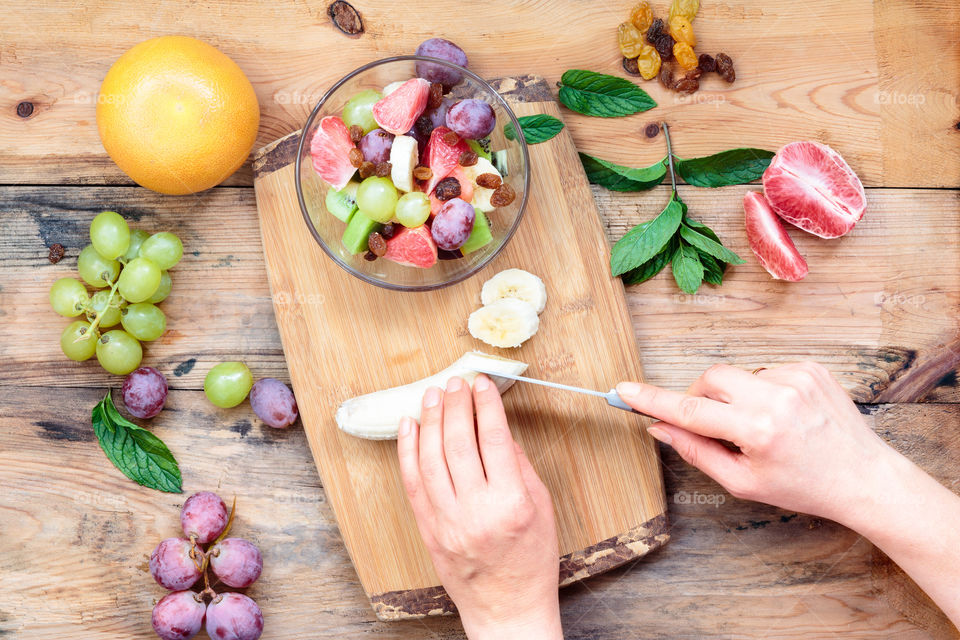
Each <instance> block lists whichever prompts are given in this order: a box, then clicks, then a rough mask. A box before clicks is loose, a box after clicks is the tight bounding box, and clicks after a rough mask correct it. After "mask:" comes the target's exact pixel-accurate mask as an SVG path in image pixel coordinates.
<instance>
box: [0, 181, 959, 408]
mask: <svg viewBox="0 0 960 640" xmlns="http://www.w3.org/2000/svg"><path fill="white" fill-rule="evenodd" d="M745 189H746V188H744V187H734V188H727V189H722V190H719V191H709V190H705V189H696V188H692V187H681V195H682V197H683V198H684V199H685V200H686V201H687V202H688V204H689V205H690V212H691V215H693V216H695V217H697V218H699V219H701V220H703V221H704V222H706V223H708V224H710V225H711V226H712V227H713V228H714V229H716V230H717V232H718V233H719V234H720V236H721V237H722V238H723V240H724V242H726V243H727V244H728V245H730V246H731V248H733V249H734V250H735V251H737V252H738V253H740V255H742V256H743V257H744V258H745V259H747V264H745V265H742V266H739V267H736V268H734V269H732V270H731V272H730V274H729V276H728V281H727V283H726V284H724V285H723V286H722V287H720V288H713V287H709V286H705V287H703V288H702V289H701V291H700V293H699V294H697V295H696V296H689V295H685V294H682V293H680V292H679V291H678V289H677V288H676V285H675V284H674V283H673V282H672V280H671V279H670V275H669V273H664V274H661V275H660V276H658V277H657V278H656V279H654V280H653V281H650V282H647V283H644V284H642V285H638V286H634V287H629V288H628V290H627V295H628V302H629V305H630V308H631V310H632V315H633V321H634V329H635V331H636V334H637V338H638V340H639V345H640V353H641V357H642V359H643V366H644V369H645V371H646V372H647V375H648V376H649V379H650V380H651V381H653V382H655V383H657V384H662V385H666V386H668V387H673V388H685V387H686V386H687V385H688V384H689V383H690V381H691V380H692V379H693V378H694V377H696V376H697V375H699V373H700V372H702V371H703V370H704V369H705V368H706V367H708V366H710V365H711V364H713V363H714V362H718V361H724V360H726V361H730V362H732V363H734V364H738V365H740V366H743V367H746V368H754V367H757V366H769V365H770V364H776V363H781V362H786V361H793V360H798V359H804V358H809V359H814V360H819V361H821V362H823V363H824V364H826V365H827V366H828V367H830V369H831V370H832V371H833V372H834V373H835V374H836V375H838V376H839V377H840V379H841V381H842V383H843V384H844V386H845V387H846V388H847V389H848V390H850V392H851V393H852V394H853V395H854V397H855V398H856V399H857V400H859V401H861V402H871V401H876V400H878V399H880V400H896V401H905V400H920V399H926V400H930V401H940V402H944V401H949V402H956V401H958V400H960V387H958V382H957V375H956V374H957V370H958V365H960V362H958V357H960V356H958V346H957V342H956V341H957V338H958V323H960V317H958V315H957V313H956V309H957V308H958V304H960V269H958V268H957V267H958V265H960V246H958V245H957V244H956V243H953V242H946V241H945V240H944V239H945V238H956V237H958V235H960V199H958V193H957V192H956V191H945V190H902V189H890V190H887V189H870V190H868V194H867V197H868V201H869V205H868V211H867V214H866V217H865V218H864V219H863V221H862V222H861V223H860V224H859V225H858V226H857V228H856V229H855V230H854V231H853V232H852V233H851V234H850V235H848V236H847V237H844V238H841V239H838V240H832V241H825V240H820V239H818V238H814V237H812V236H809V235H807V234H803V233H799V232H795V233H793V237H794V239H795V240H796V242H797V245H798V247H799V248H800V251H801V252H802V253H803V254H805V255H806V256H807V260H808V261H809V263H810V269H811V272H810V275H809V276H808V277H807V279H806V280H805V281H804V282H801V283H796V284H788V283H783V282H776V281H773V280H771V279H770V278H769V276H768V275H767V274H766V272H764V271H763V270H762V269H761V268H760V267H759V265H758V264H757V263H756V262H755V260H754V259H753V256H752V254H751V253H750V250H749V247H748V246H747V242H746V237H745V235H744V231H743V226H742V224H743V223H742V215H743V214H742V208H741V204H740V203H741V199H742V194H743V191H744V190H745ZM594 196H595V197H596V199H597V202H598V205H599V207H600V210H601V213H602V214H603V216H604V218H605V221H606V228H607V232H608V234H609V237H610V239H611V241H612V240H615V239H617V238H619V237H620V236H621V235H623V233H624V232H625V231H626V230H627V229H628V228H629V227H630V226H632V225H633V224H635V223H637V222H639V221H640V220H644V219H648V218H650V217H652V216H653V215H655V214H656V213H657V212H658V211H659V210H660V208H662V206H663V203H664V202H665V200H666V198H667V188H666V187H660V188H658V189H656V190H654V191H651V192H647V193H643V194H614V193H610V192H608V191H605V190H602V189H599V188H595V189H594ZM103 208H115V209H117V210H119V211H120V212H122V213H123V214H124V215H126V216H128V217H129V218H130V219H131V220H133V224H134V225H140V226H142V227H143V228H145V229H147V230H150V231H159V230H163V229H175V230H176V231H177V233H179V234H180V236H181V237H182V238H183V241H184V244H185V246H186V256H185V257H184V259H183V261H182V262H181V263H180V264H179V265H178V266H177V267H176V268H175V269H174V270H173V271H172V272H171V273H172V274H173V278H174V290H173V294H172V295H171V296H170V298H169V299H168V301H166V302H164V303H163V305H162V306H163V309H164V310H165V312H166V313H167V315H168V327H169V330H168V332H167V334H166V335H164V336H163V337H162V338H161V339H160V340H158V341H157V342H155V343H151V344H149V345H147V347H146V354H147V355H146V360H145V362H146V363H147V364H151V365H152V366H156V367H158V368H159V369H160V370H162V371H164V372H165V373H166V374H167V376H168V377H169V378H170V382H171V385H172V386H174V387H175V388H181V389H184V388H185V389H199V388H200V387H201V385H202V382H203V376H204V375H205V374H206V371H207V370H208V369H209V368H210V367H211V366H213V364H215V363H216V362H219V361H223V360H231V359H240V360H247V361H249V362H250V363H251V365H252V366H253V367H254V372H255V374H256V375H258V376H268V375H269V376H274V377H280V378H284V379H286V378H287V373H286V366H285V364H284V360H283V353H282V350H281V347H280V338H279V335H278V333H277V328H276V324H275V322H274V316H273V309H272V306H271V300H270V292H269V287H268V286H267V276H266V271H265V267H264V261H263V253H262V249H261V246H260V234H259V229H258V226H257V218H256V210H255V205H254V202H253V191H252V190H251V189H246V188H243V189H237V188H220V189H215V190H213V191H210V192H208V193H205V194H202V195H200V196H184V197H180V198H175V197H165V196H158V195H155V194H152V193H150V192H148V191H146V190H144V189H139V188H125V187H89V188H83V189H79V188H70V187H56V188H53V187H3V188H0V211H3V212H4V213H3V215H2V216H0V251H2V254H3V255H4V256H5V259H4V260H3V261H2V262H0V286H2V290H0V317H2V322H0V349H2V350H3V355H4V359H5V360H6V362H7V364H8V366H5V367H3V368H0V384H7V385H9V384H18V385H41V386H46V385H64V386H88V385H93V386H98V387H104V386H106V385H107V384H116V379H115V378H114V377H112V376H109V375H107V374H104V373H103V372H101V371H100V370H99V367H97V365H96V363H95V362H87V363H79V364H78V363H72V362H69V361H67V360H66V359H65V358H64V357H63V355H62V354H61V353H60V350H59V343H58V340H59V333H60V331H62V329H63V327H64V326H66V324H67V321H66V319H64V318H61V317H59V316H57V315H56V314H54V313H53V312H52V311H51V310H50V309H49V305H48V303H47V298H46V296H47V291H48V289H49V286H50V284H51V283H52V282H53V281H54V280H55V279H56V278H57V277H61V276H65V275H72V274H75V269H76V255H77V253H78V252H79V250H80V248H81V247H82V246H83V245H84V244H85V243H86V242H87V236H86V233H87V226H88V224H89V221H90V219H92V217H93V216H94V215H95V212H97V211H99V210H101V209H103ZM54 242H60V243H62V244H63V245H64V246H65V247H67V258H65V259H64V260H63V261H61V262H60V263H59V264H57V265H51V264H50V263H49V262H48V260H47V247H48V246H49V245H50V244H52V243H54ZM884 394H886V396H885V395H884ZM887 396H891V397H887Z"/></svg>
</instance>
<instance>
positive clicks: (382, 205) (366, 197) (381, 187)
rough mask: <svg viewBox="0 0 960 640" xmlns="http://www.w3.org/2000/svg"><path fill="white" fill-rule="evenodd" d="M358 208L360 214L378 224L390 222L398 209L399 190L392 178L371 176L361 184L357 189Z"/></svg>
mask: <svg viewBox="0 0 960 640" xmlns="http://www.w3.org/2000/svg"><path fill="white" fill-rule="evenodd" d="M357 206H358V207H360V213H362V214H364V215H365V216H367V217H368V218H370V219H371V220H376V221H377V222H390V218H392V217H393V211H394V209H396V208H397V188H396V187H395V186H393V182H391V181H390V178H377V177H374V176H371V177H369V178H367V179H366V180H364V181H363V182H361V183H360V188H359V189H357Z"/></svg>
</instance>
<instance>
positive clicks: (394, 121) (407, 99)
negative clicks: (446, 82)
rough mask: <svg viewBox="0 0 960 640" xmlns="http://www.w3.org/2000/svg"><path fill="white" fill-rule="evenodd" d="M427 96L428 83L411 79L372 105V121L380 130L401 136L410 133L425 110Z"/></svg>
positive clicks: (428, 94)
mask: <svg viewBox="0 0 960 640" xmlns="http://www.w3.org/2000/svg"><path fill="white" fill-rule="evenodd" d="M429 96H430V83H429V82H427V81H426V80H424V79H423V78H411V79H410V80H407V81H406V82H404V83H403V84H402V85H400V86H399V87H398V88H397V89H396V90H394V91H392V92H391V93H390V95H388V96H386V97H384V98H382V99H380V100H378V101H377V103H376V104H374V105H373V119H374V120H376V121H377V124H378V125H380V128H381V129H385V130H386V131H389V132H390V133H392V134H394V135H397V136H399V135H402V134H404V133H406V132H407V131H410V128H411V127H413V123H414V122H416V121H417V118H419V117H420V114H421V113H423V110H424V109H426V107H427V98H428V97H429Z"/></svg>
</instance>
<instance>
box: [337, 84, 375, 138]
mask: <svg viewBox="0 0 960 640" xmlns="http://www.w3.org/2000/svg"><path fill="white" fill-rule="evenodd" d="M382 97H383V96H382V95H381V94H380V92H379V91H374V90H373V89H364V90H363V91H361V92H360V93H358V94H356V95H355V96H353V97H352V98H350V99H349V100H347V104H345V105H344V107H343V124H345V125H347V128H348V129H349V128H350V127H352V126H353V125H359V126H360V127H362V128H363V132H364V133H370V132H371V131H373V130H374V129H376V128H377V126H378V125H377V121H376V120H375V119H374V117H373V105H375V104H376V103H377V101H378V100H380V98H382Z"/></svg>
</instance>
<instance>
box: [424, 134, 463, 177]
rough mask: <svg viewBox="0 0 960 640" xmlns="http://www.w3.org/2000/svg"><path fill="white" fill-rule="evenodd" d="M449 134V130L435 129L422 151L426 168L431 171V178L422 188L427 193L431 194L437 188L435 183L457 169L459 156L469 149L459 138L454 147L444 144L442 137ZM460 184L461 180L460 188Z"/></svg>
mask: <svg viewBox="0 0 960 640" xmlns="http://www.w3.org/2000/svg"><path fill="white" fill-rule="evenodd" d="M449 132H450V129H448V128H446V127H437V128H436V129H434V130H433V131H432V132H431V133H430V139H429V140H428V141H427V148H426V149H425V150H424V153H423V157H424V158H425V160H426V163H427V166H428V167H430V170H431V171H433V176H432V177H431V178H430V180H429V181H428V182H427V186H426V187H425V188H424V191H426V192H427V193H433V188H434V187H436V186H437V183H438V182H440V181H441V180H443V179H444V178H446V177H447V176H449V175H450V174H451V173H453V171H454V170H455V169H457V167H459V162H460V154H461V153H463V152H464V151H468V150H469V149H470V147H469V146H468V145H467V143H466V141H464V140H463V138H459V139H458V140H457V144H454V145H449V144H447V143H446V142H444V141H443V136H444V135H445V134H446V133H449ZM462 183H463V181H462V180H461V186H462Z"/></svg>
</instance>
